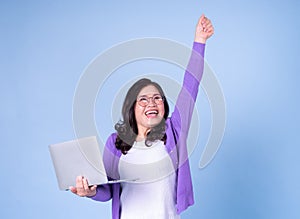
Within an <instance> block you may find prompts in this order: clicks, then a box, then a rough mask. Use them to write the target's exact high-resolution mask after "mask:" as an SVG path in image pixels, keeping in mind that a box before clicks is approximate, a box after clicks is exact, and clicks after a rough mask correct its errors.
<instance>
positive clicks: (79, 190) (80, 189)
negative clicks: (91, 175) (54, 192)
mask: <svg viewBox="0 0 300 219" xmlns="http://www.w3.org/2000/svg"><path fill="white" fill-rule="evenodd" d="M82 179H83V177H82V176H77V178H76V189H77V194H78V195H82V194H83V193H84V187H83V181H82Z"/></svg>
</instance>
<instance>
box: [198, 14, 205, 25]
mask: <svg viewBox="0 0 300 219" xmlns="http://www.w3.org/2000/svg"><path fill="white" fill-rule="evenodd" d="M204 18H205V15H204V14H202V15H201V16H200V18H199V19H198V23H197V26H202V22H203V19H204Z"/></svg>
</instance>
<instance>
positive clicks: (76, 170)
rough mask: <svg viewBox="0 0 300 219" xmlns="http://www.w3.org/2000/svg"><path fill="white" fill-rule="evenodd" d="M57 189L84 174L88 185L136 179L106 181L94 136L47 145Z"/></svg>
mask: <svg viewBox="0 0 300 219" xmlns="http://www.w3.org/2000/svg"><path fill="white" fill-rule="evenodd" d="M49 151H50V154H51V159H52V162H53V166H54V169H55V174H56V178H57V182H58V186H59V189H61V190H68V189H69V187H70V186H75V184H76V177H77V176H84V177H86V178H87V179H88V182H89V185H101V184H107V183H120V182H134V181H136V180H137V179H121V180H112V181H108V179H107V175H106V171H105V168H104V165H103V160H102V155H101V152H100V149H99V145H98V142H97V138H96V136H91V137H86V138H79V139H75V140H72V141H67V142H62V143H58V144H51V145H49Z"/></svg>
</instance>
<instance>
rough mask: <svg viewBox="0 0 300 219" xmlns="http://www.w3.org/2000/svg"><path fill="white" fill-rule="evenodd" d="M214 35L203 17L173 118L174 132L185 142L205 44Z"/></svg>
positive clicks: (197, 27)
mask: <svg viewBox="0 0 300 219" xmlns="http://www.w3.org/2000/svg"><path fill="white" fill-rule="evenodd" d="M213 33H214V28H213V25H212V23H211V21H210V20H209V19H208V18H206V17H205V16H204V15H202V16H201V17H200V18H199V20H198V22H197V25H196V30H195V38H194V44H193V51H192V54H191V57H190V60H189V63H188V65H187V68H186V71H185V74H184V80H183V85H182V89H181V91H180V93H179V95H178V98H177V102H176V105H175V110H174V112H173V114H172V117H171V122H172V124H173V128H174V129H173V130H174V131H175V132H176V135H177V138H178V139H180V140H181V141H185V140H186V138H187V134H188V130H189V127H190V122H191V118H192V113H193V110H194V104H195V101H196V98H197V94H198V89H199V84H200V81H201V78H202V74H203V69H204V51H205V43H206V41H207V39H208V38H209V37H211V36H212V35H213Z"/></svg>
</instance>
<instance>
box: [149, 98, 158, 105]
mask: <svg viewBox="0 0 300 219" xmlns="http://www.w3.org/2000/svg"><path fill="white" fill-rule="evenodd" d="M148 105H150V106H156V103H155V101H154V99H153V97H150V98H149V103H148Z"/></svg>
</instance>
